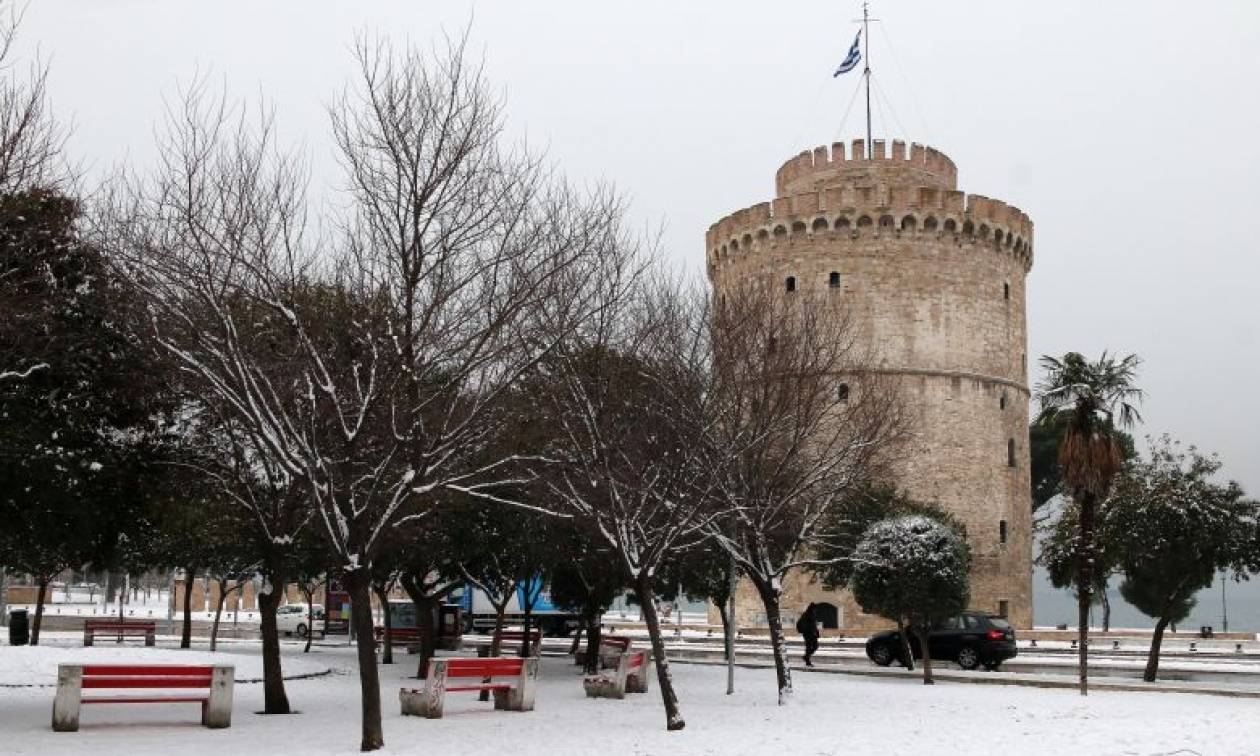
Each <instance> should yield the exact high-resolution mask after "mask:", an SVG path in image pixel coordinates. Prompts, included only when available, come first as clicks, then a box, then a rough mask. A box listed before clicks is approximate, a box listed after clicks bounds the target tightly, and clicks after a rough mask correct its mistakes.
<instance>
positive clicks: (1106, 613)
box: [1101, 583, 1111, 633]
mask: <svg viewBox="0 0 1260 756" xmlns="http://www.w3.org/2000/svg"><path fill="white" fill-rule="evenodd" d="M1101 598H1102V610H1103V626H1102V629H1103V632H1104V633H1109V632H1111V598H1110V597H1108V596H1107V585H1106V583H1104V584H1103V588H1102V597H1101Z"/></svg>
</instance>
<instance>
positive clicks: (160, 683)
mask: <svg viewBox="0 0 1260 756" xmlns="http://www.w3.org/2000/svg"><path fill="white" fill-rule="evenodd" d="M210 679H211V678H210V677H209V676H208V675H207V676H205V677H120V676H101V677H84V678H83V687H84V688H209V687H210Z"/></svg>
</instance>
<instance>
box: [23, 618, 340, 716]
mask: <svg viewBox="0 0 1260 756" xmlns="http://www.w3.org/2000/svg"><path fill="white" fill-rule="evenodd" d="M198 640H199V641H200V642H201V644H204V643H205V641H204V639H198ZM40 644H41V645H39V646H17V647H14V646H0V686H4V687H6V688H7V687H12V686H24V687H29V686H55V685H56V684H57V665H58V664H107V663H108V664H112V663H136V664H231V665H233V666H234V667H236V679H237V680H259V679H262V675H263V671H262V655H261V653H260V651H259V646H258V644H257V643H253V642H250V643H240V644H233V643H231V642H230V641H224V640H220V641H219V649H220V650H219V651H218V652H216V653H210V652H209V651H208V650H206V649H205V648H204V647H202V648H196V647H194V648H189V649H181V648H175V647H173V646H177V645H178V643H177V642H172V643H168V644H163V645H165V646H166V647H165V648H163V647H157V648H145V647H144V646H143V645H142V644H141V643H140V642H138V641H136V640H130V641H128V642H125V643H123V644H122V645H121V646H120V645H117V644H115V643H114V642H112V641H111V640H110V639H109V638H104V639H102V638H100V637H98V638H97V641H96V645H94V646H92V647H91V648H84V647H83V634H82V633H61V634H54V637H52V638H44V639H41V641H40ZM199 645H200V644H199ZM303 656H307V657H310V658H302V657H303ZM327 661H328V660H327V659H324V658H320V657H316V656H314V655H312V654H306V655H303V654H295V655H289V656H288V657H286V658H285V660H284V674H285V676H286V677H290V676H305V675H315V674H321V673H326V672H328V671H329V665H328V663H327ZM27 694H28V695H30V694H31V693H30V691H29V690H28V691H27ZM49 694H50V695H51V689H50V690H49ZM35 695H36V697H39V695H40V694H38V693H37V694H35ZM0 700H3V699H0ZM51 705H52V699H51V698H49V706H51Z"/></svg>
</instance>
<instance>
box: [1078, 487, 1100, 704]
mask: <svg viewBox="0 0 1260 756" xmlns="http://www.w3.org/2000/svg"><path fill="white" fill-rule="evenodd" d="M1096 503H1097V502H1096V501H1095V498H1094V495H1093V494H1092V493H1089V492H1085V493H1084V494H1083V495H1082V496H1081V497H1080V505H1081V507H1080V509H1081V517H1080V526H1081V532H1080V537H1081V541H1080V544H1078V549H1077V558H1076V570H1077V571H1076V615H1077V617H1076V619H1077V639H1076V641H1077V646H1078V647H1079V648H1078V657H1079V658H1078V661H1077V663H1078V665H1079V667H1080V669H1079V672H1080V691H1081V695H1082V696H1087V695H1089V607H1090V604H1092V603H1093V602H1092V600H1091V599H1092V598H1093V595H1092V594H1093V590H1094V507H1095V504H1096Z"/></svg>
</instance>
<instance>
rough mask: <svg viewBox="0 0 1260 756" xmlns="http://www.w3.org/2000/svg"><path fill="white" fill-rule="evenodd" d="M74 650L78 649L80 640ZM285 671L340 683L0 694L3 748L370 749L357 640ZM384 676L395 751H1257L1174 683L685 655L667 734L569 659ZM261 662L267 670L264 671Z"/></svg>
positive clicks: (132, 653) (1247, 733)
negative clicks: (276, 710)
mask: <svg viewBox="0 0 1260 756" xmlns="http://www.w3.org/2000/svg"><path fill="white" fill-rule="evenodd" d="M65 642H66V643H67V644H68V643H69V642H70V640H69V639H66V640H65ZM257 650H258V647H257V645H256V644H247V643H239V644H232V645H231V646H229V647H227V648H226V649H225V650H224V651H223V652H221V653H220V654H217V655H213V657H212V655H211V654H209V652H207V651H204V650H194V651H180V650H178V649H170V648H158V649H145V648H143V647H137V646H129V647H124V648H123V649H121V650H120V649H117V648H110V647H108V646H105V647H97V648H93V649H83V648H81V647H79V648H74V647H71V646H69V645H66V646H58V647H45V648H41V649H29V648H26V649H23V648H9V647H7V646H0V679H3V681H4V682H8V681H10V680H13V679H17V678H28V679H30V680H31V681H32V682H36V683H39V684H49V682H50V681H51V677H52V675H53V674H54V670H55V665H56V663H57V662H58V661H63V660H64V661H69V660H72V659H74V660H79V659H86V656H85V653H90V654H91V655H92V656H93V658H96V657H97V656H99V657H101V658H110V659H120V660H134V661H140V660H145V661H153V662H169V661H171V660H178V661H181V662H189V663H196V662H206V661H210V660H211V659H212V658H215V657H217V658H218V659H221V660H223V661H227V662H229V663H234V664H236V665H237V675H238V678H251V677H255V676H256V674H257V669H258V668H257V666H256V662H257ZM285 657H286V658H285V668H286V674H300V673H301V672H302V671H310V670H312V669H317V668H318V669H324V668H330V669H332V670H334V673H333V674H331V675H327V676H323V677H314V678H308V679H300V680H291V681H290V682H289V683H288V691H289V697H290V700H291V701H292V703H293V705H294V707H295V708H296V709H298V710H300V713H299V714H296V715H293V716H288V717H263V716H258V715H255V714H254V713H253V712H255V711H257V710H259V709H260V708H261V707H262V686H261V685H259V684H256V683H244V684H238V685H237V686H236V702H235V707H234V720H233V726H232V728H231V729H228V730H205V729H203V728H201V727H200V726H199V725H197V724H196V722H197V718H198V715H197V711H196V707H195V706H188V705H168V706H97V707H92V706H88V707H85V709H84V713H83V719H82V723H83V726H82V729H81V730H80V731H79V732H77V733H53V732H52V731H51V729H50V727H49V716H50V711H51V706H52V698H53V688H52V687H36V688H3V687H0V752H3V753H5V754H40V756H57V755H58V754H76V755H77V754H89V755H90V754H119V753H129V754H137V755H139V756H145V755H147V754H171V753H181V754H185V755H186V756H194V755H195V754H221V753H225V752H228V753H232V754H233V756H245V755H247V754H267V753H303V754H314V755H316V756H318V755H322V754H352V753H355V752H357V745H358V726H359V723H358V708H359V706H358V700H359V699H358V679H357V676H356V674H355V669H354V657H353V652H352V650H351V649H349V648H346V647H344V646H324V647H316V648H315V649H314V650H313V651H312V653H311V654H310V655H308V656H306V657H305V658H303V655H302V654H301V653H300V648H299V647H298V646H296V645H289V646H286V647H285ZM399 658H400V660H401V662H402V663H401V664H396V665H393V666H392V667H383V668H382V678H383V681H382V699H383V700H384V703H385V740H386V744H387V748H386V750H385V751H384V752H383V753H386V754H435V753H457V754H488V753H512V754H518V755H519V756H534V755H535V754H546V755H547V756H551V755H553V754H587V753H591V752H593V751H594V752H603V753H617V754H662V755H663V756H664V755H666V754H668V755H669V756H701V755H707V754H723V755H724V756H725V755H726V754H766V753H776V754H778V753H784V754H811V755H813V754H876V753H879V754H914V755H915V756H923V755H924V754H933V755H934V756H935V755H936V754H952V753H963V752H975V753H1010V754H1054V756H1061V755H1062V754H1067V753H1087V754H1170V753H1194V754H1240V755H1241V754H1257V753H1260V715H1258V714H1257V711H1258V708H1257V702H1256V701H1254V700H1250V699H1233V698H1218V697H1214V696H1191V695H1180V694H1171V693H1096V694H1094V695H1091V696H1090V697H1089V698H1087V699H1082V698H1081V697H1080V696H1078V695H1077V694H1076V693H1074V692H1071V691H1064V690H1045V689H1037V688H1012V687H1005V686H990V685H974V684H960V683H941V684H938V685H936V686H933V687H930V688H929V687H924V686H923V685H921V684H919V682H918V680H917V678H908V679H904V680H886V679H867V678H857V677H850V676H845V675H829V674H806V673H797V674H796V675H795V680H796V686H797V693H796V697H795V700H794V701H793V702H792V703H791V704H790V705H789V706H787V707H783V708H780V707H777V706H775V704H774V700H775V695H774V680H773V672H772V671H770V670H768V669H764V670H763V669H740V670H738V671H737V684H738V689H739V692H738V693H736V694H735V695H733V696H726V695H724V689H725V670H724V669H722V668H720V667H711V666H696V665H676V666H675V667H674V676H675V680H676V682H677V685H678V689H679V695H680V698H681V702H682V710H683V714H684V716H685V717H686V719H687V729H686V730H684V731H682V732H676V733H668V732H666V731H665V729H664V715H663V713H662V709H661V705H660V699H659V692H658V691H657V689H656V683H655V680H653V682H652V692H651V693H649V694H647V695H644V696H632V697H630V698H628V699H627V700H625V701H613V700H602V699H601V700H589V699H586V698H585V697H584V696H583V693H582V686H581V676H580V675H579V674H578V673H577V671H576V670H575V668H574V667H573V666H572V664H571V663H570V662H568V661H567V660H565V659H560V658H545V659H544V660H543V664H542V676H541V680H540V686H539V691H538V699H537V709H536V710H535V711H533V712H530V713H509V712H496V711H493V710H492V709H491V705H490V704H488V703H487V704H483V703H478V702H477V701H476V697H475V696H473V695H471V694H452V698H451V699H450V700H449V701H448V703H447V709H446V712H447V715H446V718H445V719H443V720H438V721H431V720H424V719H415V718H403V717H402V716H400V715H399V713H398V697H397V691H398V688H399V686H400V685H414V684H415V682H414V681H407V680H406V679H405V678H406V676H408V675H411V674H414V673H415V669H414V660H415V657H412V656H408V655H406V654H401V655H400V656H399ZM251 665H254V666H251Z"/></svg>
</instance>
